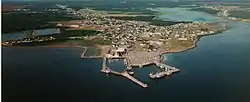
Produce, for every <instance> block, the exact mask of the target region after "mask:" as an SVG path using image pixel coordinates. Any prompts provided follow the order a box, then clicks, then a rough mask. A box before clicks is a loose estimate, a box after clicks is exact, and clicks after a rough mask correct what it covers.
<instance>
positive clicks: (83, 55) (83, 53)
mask: <svg viewBox="0 0 250 102" xmlns="http://www.w3.org/2000/svg"><path fill="white" fill-rule="evenodd" d="M87 49H88V48H85V50H84V51H83V52H82V55H81V58H102V56H85V53H86V52H87Z"/></svg>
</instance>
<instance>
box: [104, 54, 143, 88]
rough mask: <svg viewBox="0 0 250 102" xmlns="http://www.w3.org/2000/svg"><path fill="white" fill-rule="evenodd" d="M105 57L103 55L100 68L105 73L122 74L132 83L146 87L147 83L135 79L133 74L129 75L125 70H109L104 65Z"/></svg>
mask: <svg viewBox="0 0 250 102" xmlns="http://www.w3.org/2000/svg"><path fill="white" fill-rule="evenodd" d="M106 60H107V58H106V57H103V62H102V69H101V72H103V73H106V74H114V75H118V76H123V77H125V78H128V79H130V80H131V81H133V82H134V83H136V84H138V85H140V86H141V87H143V88H147V87H148V85H147V84H144V83H143V82H141V81H139V80H137V79H136V78H134V77H133V76H131V75H130V74H129V73H128V72H127V71H124V72H116V71H113V70H111V69H110V68H109V67H107V66H106Z"/></svg>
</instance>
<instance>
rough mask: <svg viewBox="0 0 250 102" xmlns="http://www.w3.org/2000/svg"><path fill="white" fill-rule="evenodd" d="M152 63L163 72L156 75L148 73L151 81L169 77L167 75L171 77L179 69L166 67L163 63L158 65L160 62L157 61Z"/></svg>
mask: <svg viewBox="0 0 250 102" xmlns="http://www.w3.org/2000/svg"><path fill="white" fill-rule="evenodd" d="M154 63H155V65H156V66H158V67H159V68H161V69H163V70H164V71H161V72H157V73H150V74H149V77H150V78H152V79H156V78H162V77H164V76H165V75H167V76H169V75H172V74H173V73H176V72H179V71H180V69H177V68H175V67H171V66H169V65H166V64H163V63H160V62H157V61H155V62H154Z"/></svg>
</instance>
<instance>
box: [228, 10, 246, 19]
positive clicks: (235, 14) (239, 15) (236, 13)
mask: <svg viewBox="0 0 250 102" xmlns="http://www.w3.org/2000/svg"><path fill="white" fill-rule="evenodd" d="M229 14H230V16H233V17H237V18H242V19H250V12H249V11H229Z"/></svg>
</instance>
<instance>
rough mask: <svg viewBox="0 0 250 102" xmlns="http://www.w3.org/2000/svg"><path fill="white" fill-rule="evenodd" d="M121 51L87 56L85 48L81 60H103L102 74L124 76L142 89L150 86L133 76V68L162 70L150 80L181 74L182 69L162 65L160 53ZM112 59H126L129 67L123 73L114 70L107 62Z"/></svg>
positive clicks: (113, 50) (112, 49)
mask: <svg viewBox="0 0 250 102" xmlns="http://www.w3.org/2000/svg"><path fill="white" fill-rule="evenodd" d="M117 49H118V50H117ZM121 49H122V48H119V47H118V48H112V47H111V48H109V49H108V50H107V52H105V54H104V56H85V53H86V51H87V48H85V50H84V51H83V53H82V54H81V58H102V59H103V60H102V68H101V70H100V71H101V72H102V73H105V74H108V75H116V76H123V77H124V78H127V79H129V80H131V81H132V82H134V83H135V84H137V85H139V86H141V87H142V88H147V87H148V85H147V84H145V83H143V82H142V81H140V80H138V79H136V78H135V77H133V74H135V73H134V72H133V71H132V69H133V68H142V67H144V66H147V65H156V66H157V67H158V68H160V70H161V71H160V72H155V73H154V72H152V73H149V78H150V79H158V78H163V77H164V76H170V75H172V74H174V73H177V72H180V69H177V68H175V67H172V66H169V65H166V64H164V63H162V60H163V59H164V57H163V56H162V54H161V52H159V51H152V52H145V51H140V52H137V51H130V50H129V49H128V50H127V48H123V49H122V50H121ZM112 59H124V64H125V65H126V66H127V67H126V68H125V69H124V71H122V72H118V71H115V70H112V69H111V68H109V67H108V66H107V61H110V60H112Z"/></svg>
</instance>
